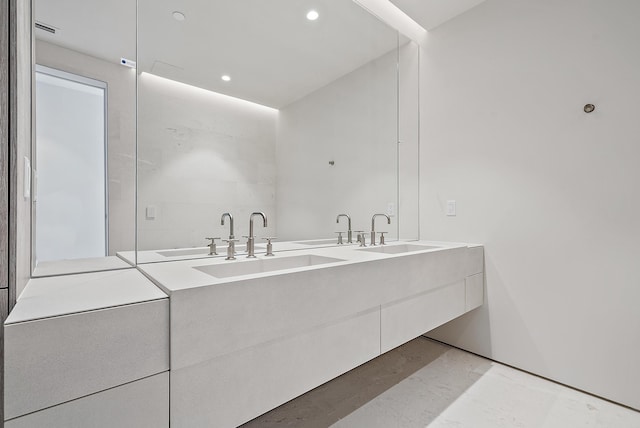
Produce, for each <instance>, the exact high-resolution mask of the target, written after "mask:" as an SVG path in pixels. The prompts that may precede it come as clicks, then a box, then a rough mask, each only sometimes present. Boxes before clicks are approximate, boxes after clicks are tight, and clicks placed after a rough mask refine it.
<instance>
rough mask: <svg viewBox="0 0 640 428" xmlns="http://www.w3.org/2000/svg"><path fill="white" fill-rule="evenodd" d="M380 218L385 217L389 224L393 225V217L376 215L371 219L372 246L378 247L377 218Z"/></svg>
mask: <svg viewBox="0 0 640 428" xmlns="http://www.w3.org/2000/svg"><path fill="white" fill-rule="evenodd" d="M378 216H383V217H386V218H387V224H391V217H389V216H388V215H386V214H374V215H373V217H371V244H370V245H376V224H375V220H376V217H378Z"/></svg>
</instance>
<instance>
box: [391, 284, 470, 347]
mask: <svg viewBox="0 0 640 428" xmlns="http://www.w3.org/2000/svg"><path fill="white" fill-rule="evenodd" d="M465 291H466V290H465V281H464V280H462V281H458V282H455V283H453V284H450V285H447V286H445V287H442V288H438V289H436V290H430V291H428V292H426V293H421V294H418V295H415V296H412V297H409V298H407V299H403V300H400V301H398V302H395V303H390V304H388V305H383V306H382V310H381V314H380V317H381V321H380V348H381V349H380V350H381V352H382V353H385V352H387V351H390V350H391V349H393V348H395V347H397V346H400V345H402V344H403V343H406V342H408V341H410V340H412V339H415V338H416V337H418V336H420V335H422V334H424V333H426V332H427V331H429V330H433V329H434V328H436V327H438V326H440V325H442V324H444V323H446V322H447V321H451V320H452V319H454V318H456V317H458V316H460V315H462V314H463V313H464V312H465Z"/></svg>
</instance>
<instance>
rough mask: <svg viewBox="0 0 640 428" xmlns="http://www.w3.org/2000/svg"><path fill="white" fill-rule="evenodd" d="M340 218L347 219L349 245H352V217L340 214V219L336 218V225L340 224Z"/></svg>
mask: <svg viewBox="0 0 640 428" xmlns="http://www.w3.org/2000/svg"><path fill="white" fill-rule="evenodd" d="M340 217H346V218H347V229H348V230H347V244H352V243H353V241H352V240H351V217H349V216H348V215H347V214H338V217H336V223H340Z"/></svg>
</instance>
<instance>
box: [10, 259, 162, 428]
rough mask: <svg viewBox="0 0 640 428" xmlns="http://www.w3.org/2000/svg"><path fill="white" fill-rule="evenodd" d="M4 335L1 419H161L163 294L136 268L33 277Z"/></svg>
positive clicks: (106, 422) (103, 422)
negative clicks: (3, 416)
mask: <svg viewBox="0 0 640 428" xmlns="http://www.w3.org/2000/svg"><path fill="white" fill-rule="evenodd" d="M4 339H5V377H4V379H5V403H4V405H5V421H6V422H5V423H6V426H8V427H21V426H29V427H39V426H46V427H48V428H52V427H65V428H66V427H76V426H77V427H84V426H92V427H114V426H118V427H128V426H131V427H139V426H153V427H160V426H168V423H167V422H166V421H165V423H160V424H158V423H156V421H161V420H163V419H165V418H168V393H169V391H168V373H167V371H168V370H169V300H168V298H167V295H166V294H164V293H163V292H162V291H161V290H159V289H158V288H157V287H156V286H155V285H153V283H151V282H150V281H149V280H148V279H146V278H145V277H144V276H143V275H142V274H141V273H140V272H138V271H136V270H134V269H126V270H121V271H112V272H98V273H87V274H78V275H68V276H58V277H50V278H38V279H32V280H31V281H30V282H29V283H28V284H27V287H26V288H25V290H24V292H23V294H22V295H21V296H20V298H19V299H18V302H17V304H16V306H15V308H14V310H13V311H12V312H11V314H10V315H9V317H8V318H7V320H6V323H5V327H4ZM140 394H142V395H140ZM107 410H108V412H107ZM25 415H26V416H25ZM141 421H142V422H144V423H141ZM145 421H149V422H150V421H153V423H146V422H145Z"/></svg>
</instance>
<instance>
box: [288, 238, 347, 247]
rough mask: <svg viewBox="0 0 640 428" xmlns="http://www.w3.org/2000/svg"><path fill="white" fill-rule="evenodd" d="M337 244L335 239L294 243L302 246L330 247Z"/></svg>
mask: <svg viewBox="0 0 640 428" xmlns="http://www.w3.org/2000/svg"><path fill="white" fill-rule="evenodd" d="M337 243H338V239H337V238H331V239H318V240H316V241H300V242H296V244H302V245H330V244H337Z"/></svg>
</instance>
